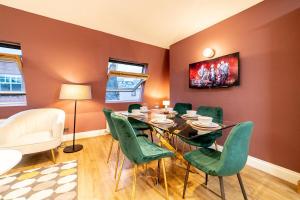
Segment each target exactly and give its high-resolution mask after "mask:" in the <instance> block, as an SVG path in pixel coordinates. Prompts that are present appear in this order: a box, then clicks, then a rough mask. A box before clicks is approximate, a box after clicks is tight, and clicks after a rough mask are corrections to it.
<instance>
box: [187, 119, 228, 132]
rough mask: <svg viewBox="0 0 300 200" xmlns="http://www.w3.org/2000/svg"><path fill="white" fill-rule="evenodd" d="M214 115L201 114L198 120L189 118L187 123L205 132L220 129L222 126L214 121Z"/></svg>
mask: <svg viewBox="0 0 300 200" xmlns="http://www.w3.org/2000/svg"><path fill="white" fill-rule="evenodd" d="M212 120H213V118H212V117H207V116H201V115H199V116H198V117H197V120H195V121H194V120H193V121H192V120H188V121H187V123H188V124H189V125H190V126H191V127H192V128H193V129H196V130H198V131H204V132H203V133H205V132H211V131H214V130H218V129H220V128H222V127H221V126H220V125H219V124H217V123H215V122H213V121H212Z"/></svg>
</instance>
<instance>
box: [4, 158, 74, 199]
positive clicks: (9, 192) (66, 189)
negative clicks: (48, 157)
mask: <svg viewBox="0 0 300 200" xmlns="http://www.w3.org/2000/svg"><path fill="white" fill-rule="evenodd" d="M77 181H78V178H77V161H76V160H72V161H68V162H63V163H59V164H55V165H51V166H49V167H43V168H36V169H31V170H27V171H23V172H17V173H14V174H10V175H6V176H3V177H1V178H0V199H1V200H2V199H3V200H8V199H17V200H50V199H51V200H52V199H53V200H76V199H77Z"/></svg>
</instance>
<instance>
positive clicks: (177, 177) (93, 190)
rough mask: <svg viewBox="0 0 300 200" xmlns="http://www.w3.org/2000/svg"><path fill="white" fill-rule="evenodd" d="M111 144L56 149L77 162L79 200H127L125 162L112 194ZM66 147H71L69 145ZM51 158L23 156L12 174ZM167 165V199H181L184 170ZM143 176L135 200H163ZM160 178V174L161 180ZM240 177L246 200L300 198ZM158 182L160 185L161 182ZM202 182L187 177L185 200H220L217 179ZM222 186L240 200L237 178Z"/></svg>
mask: <svg viewBox="0 0 300 200" xmlns="http://www.w3.org/2000/svg"><path fill="white" fill-rule="evenodd" d="M110 140H111V136H110V135H105V136H99V137H95V138H89V139H82V140H77V143H81V144H83V145H84V149H83V151H80V152H77V153H73V154H65V153H63V152H62V148H59V150H58V153H57V162H63V161H68V160H73V159H77V160H78V163H79V166H78V176H79V185H78V199H80V200H93V199H101V200H110V199H114V200H118V199H120V200H121V199H122V200H126V199H130V194H131V188H132V187H131V186H132V185H131V183H132V173H133V170H132V165H131V164H130V162H129V161H128V160H126V161H125V164H124V170H123V173H122V177H121V181H120V186H119V191H118V192H114V186H115V179H114V166H115V162H116V156H115V155H116V150H117V148H116V146H114V148H113V153H112V157H111V161H110V163H109V164H106V158H107V154H108V150H109V143H110ZM67 144H70V142H69V143H67ZM50 158H51V155H50V152H44V153H38V154H33V155H27V156H24V158H23V160H22V162H21V163H20V164H19V165H18V166H16V168H14V169H13V170H12V171H11V172H15V171H22V170H26V169H30V168H34V167H41V166H48V165H51V164H53V163H52V161H51V160H50ZM166 164H167V179H168V186H169V195H170V199H181V195H182V189H183V180H184V175H185V169H184V168H183V167H181V166H180V163H178V162H177V161H175V160H171V159H169V160H167V163H166ZM149 166H150V169H149V170H148V173H149V175H151V174H153V175H154V174H155V172H156V166H157V162H153V163H151V164H150V165H149ZM143 173H144V171H143V167H139V175H138V179H137V190H136V199H138V200H141V199H157V200H158V199H164V187H163V185H162V184H159V185H154V183H153V180H152V179H151V177H145V176H144V174H143ZM162 175H163V174H162V172H161V176H162ZM241 175H242V178H243V181H244V185H245V188H246V192H247V194H248V197H249V199H255V200H258V199H266V200H285V199H289V200H291V199H295V200H296V199H297V200H299V199H300V195H299V194H297V193H296V192H295V186H293V185H291V184H289V183H287V182H284V181H282V180H279V179H277V178H275V177H273V176H271V175H268V174H266V173H264V172H261V171H258V170H256V169H253V168H251V167H246V168H245V169H244V170H243V171H242V172H241ZM161 182H162V183H163V180H162V181H161ZM203 182H204V176H203V175H200V174H195V173H190V178H189V182H188V187H187V193H186V198H185V199H187V200H189V199H197V200H198V199H199V200H214V199H217V200H219V199H220V198H219V197H218V196H217V195H216V194H219V193H220V192H219V182H218V179H217V178H216V177H209V181H208V189H207V188H205V187H204V186H203V185H202V184H203ZM224 184H225V193H226V199H228V200H230V199H233V200H239V199H243V196H242V193H241V191H240V187H239V184H238V180H237V178H236V176H232V177H225V178H224Z"/></svg>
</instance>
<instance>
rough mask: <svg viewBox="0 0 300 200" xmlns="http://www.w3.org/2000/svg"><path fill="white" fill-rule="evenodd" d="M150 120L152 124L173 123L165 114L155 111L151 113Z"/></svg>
mask: <svg viewBox="0 0 300 200" xmlns="http://www.w3.org/2000/svg"><path fill="white" fill-rule="evenodd" d="M150 122H151V123H153V124H158V125H166V126H173V125H174V124H175V123H174V121H173V120H171V119H168V118H167V115H164V114H156V113H153V114H152V116H151V120H150Z"/></svg>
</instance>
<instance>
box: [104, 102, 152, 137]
mask: <svg viewBox="0 0 300 200" xmlns="http://www.w3.org/2000/svg"><path fill="white" fill-rule="evenodd" d="M102 111H103V113H104V115H105V118H106V121H107V123H108V127H109V130H110V133H111V136H112V137H113V138H114V139H115V140H118V134H117V131H116V128H115V125H114V124H113V122H112V119H111V113H112V112H113V111H112V110H110V109H106V108H103V110H102ZM134 132H135V134H136V135H137V136H145V137H148V135H147V134H144V133H143V132H141V131H139V130H134Z"/></svg>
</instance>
